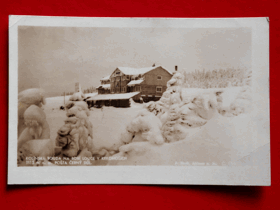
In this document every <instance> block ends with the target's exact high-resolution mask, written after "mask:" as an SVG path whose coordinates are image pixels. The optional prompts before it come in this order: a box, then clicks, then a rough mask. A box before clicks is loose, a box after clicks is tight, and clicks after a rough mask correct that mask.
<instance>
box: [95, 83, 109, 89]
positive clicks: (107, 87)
mask: <svg viewBox="0 0 280 210" xmlns="http://www.w3.org/2000/svg"><path fill="white" fill-rule="evenodd" d="M101 87H102V88H104V89H110V88H111V85H110V84H106V85H99V86H98V87H96V88H97V89H98V88H101Z"/></svg>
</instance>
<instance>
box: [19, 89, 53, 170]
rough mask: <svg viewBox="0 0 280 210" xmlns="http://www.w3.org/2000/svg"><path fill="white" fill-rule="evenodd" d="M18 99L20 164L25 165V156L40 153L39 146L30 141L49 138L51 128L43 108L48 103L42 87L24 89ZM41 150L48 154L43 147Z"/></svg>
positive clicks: (36, 141) (37, 141)
mask: <svg viewBox="0 0 280 210" xmlns="http://www.w3.org/2000/svg"><path fill="white" fill-rule="evenodd" d="M18 101H19V103H18V165H25V159H24V158H23V157H27V156H28V155H31V154H38V148H37V147H35V149H34V148H33V147H32V145H33V144H30V141H31V140H35V141H32V142H35V144H38V143H39V140H40V139H49V138H50V128H49V124H48V122H47V120H46V114H45V113H44V111H43V110H42V108H41V106H42V105H43V104H45V103H46V102H45V98H44V95H43V91H42V90H41V89H35V88H34V89H28V90H24V91H22V92H21V93H19V95H18ZM40 142H41V141H40ZM36 148H37V149H36ZM31 150H32V151H31ZM40 151H42V152H43V155H45V154H46V152H45V151H44V150H42V148H40Z"/></svg>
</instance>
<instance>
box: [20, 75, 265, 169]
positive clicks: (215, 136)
mask: <svg viewBox="0 0 280 210" xmlns="http://www.w3.org/2000/svg"><path fill="white" fill-rule="evenodd" d="M183 81H184V78H183V75H182V74H181V73H180V72H177V73H175V74H174V75H173V77H172V78H171V80H169V81H168V83H167V90H166V91H165V92H164V93H163V95H162V97H161V99H160V100H159V101H157V102H149V103H144V104H137V103H135V102H134V101H133V100H132V99H131V101H130V102H131V106H130V107H129V108H115V107H103V108H100V109H98V108H91V109H88V106H87V104H86V102H84V101H83V100H84V99H85V98H86V97H88V96H93V95H94V94H86V95H83V94H82V93H80V92H78V93H74V94H73V95H72V96H70V97H69V96H68V97H65V98H64V97H53V98H46V99H45V98H44V97H43V94H42V93H41V92H40V90H38V89H30V90H26V91H23V92H21V93H20V94H19V111H18V113H19V123H18V131H19V137H18V148H19V150H18V164H19V165H36V164H37V165H38V164H39V165H40V164H41V163H39V162H38V161H39V159H40V158H43V159H42V160H43V163H42V165H49V166H55V165H89V166H91V165H260V164H264V165H268V162H269V136H270V134H269V118H268V114H269V107H268V106H267V104H268V103H267V102H266V101H263V100H261V97H258V94H259V92H256V93H254V94H253V92H252V82H251V73H250V72H248V74H247V75H246V76H245V77H244V81H243V84H242V86H238V87H231V86H228V87H227V88H212V89H211V88H210V89H199V88H186V87H184V85H183ZM64 101H65V102H64ZM64 103H65V104H64ZM61 106H64V107H65V110H61V109H60V107H61ZM29 156H33V157H35V159H34V161H35V163H33V162H32V161H29V162H28V161H27V162H25V160H27V159H26V157H29ZM48 157H54V158H51V159H48Z"/></svg>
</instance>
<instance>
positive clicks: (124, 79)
mask: <svg viewBox="0 0 280 210" xmlns="http://www.w3.org/2000/svg"><path fill="white" fill-rule="evenodd" d="M172 75H173V74H172V73H171V72H170V71H168V70H167V69H165V68H163V67H162V66H152V67H147V68H130V67H117V68H116V69H115V70H114V71H113V72H112V74H111V75H108V76H106V77H103V78H102V79H101V80H100V81H101V85H99V86H98V87H97V88H96V89H97V90H98V95H96V96H93V97H92V98H91V99H89V100H91V101H95V102H97V101H100V102H101V101H104V105H113V106H122V105H121V104H114V103H118V102H116V100H126V101H128V99H130V98H133V100H134V101H140V100H141V98H142V99H143V101H144V102H148V101H157V100H159V99H160V97H161V96H162V94H163V92H164V91H165V90H166V88H167V86H166V84H167V82H168V81H169V80H170V79H171V77H172ZM112 100H113V101H112ZM124 103H126V102H124ZM124 106H126V105H124Z"/></svg>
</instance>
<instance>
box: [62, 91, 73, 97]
mask: <svg viewBox="0 0 280 210" xmlns="http://www.w3.org/2000/svg"><path fill="white" fill-rule="evenodd" d="M73 94H74V92H65V95H66V96H70V95H73ZM61 95H62V96H64V92H63V93H62V94H61Z"/></svg>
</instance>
